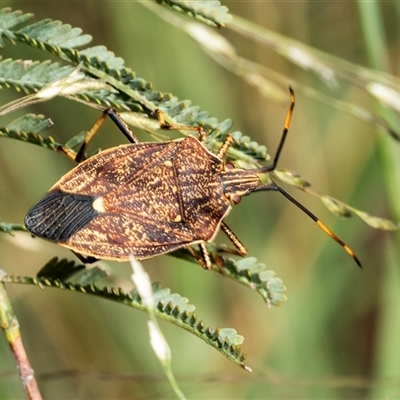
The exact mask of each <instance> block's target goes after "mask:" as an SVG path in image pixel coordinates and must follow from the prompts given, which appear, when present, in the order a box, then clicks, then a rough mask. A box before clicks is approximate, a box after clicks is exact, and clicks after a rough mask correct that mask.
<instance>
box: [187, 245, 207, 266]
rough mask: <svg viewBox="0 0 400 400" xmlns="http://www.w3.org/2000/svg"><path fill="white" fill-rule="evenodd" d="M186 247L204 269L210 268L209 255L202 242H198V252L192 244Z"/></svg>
mask: <svg viewBox="0 0 400 400" xmlns="http://www.w3.org/2000/svg"><path fill="white" fill-rule="evenodd" d="M187 249H188V250H189V253H190V254H191V255H192V256H193V257H194V258H195V259H196V260H197V261H198V263H199V264H200V265H201V266H202V267H203V268H204V269H211V266H212V263H211V259H210V255H209V254H208V250H207V247H206V245H205V244H204V243H200V244H199V250H200V254H199V253H198V252H197V251H196V250H195V249H194V248H193V247H192V246H187Z"/></svg>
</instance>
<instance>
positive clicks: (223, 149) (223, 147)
mask: <svg viewBox="0 0 400 400" xmlns="http://www.w3.org/2000/svg"><path fill="white" fill-rule="evenodd" d="M234 141H235V139H234V138H233V137H232V135H230V134H228V135H227V136H226V138H225V140H224V141H223V143H222V145H221V147H220V148H219V150H218V153H217V157H218V158H219V159H220V160H224V159H225V155H226V153H227V152H228V149H229V147H231V145H232V143H233V142H234Z"/></svg>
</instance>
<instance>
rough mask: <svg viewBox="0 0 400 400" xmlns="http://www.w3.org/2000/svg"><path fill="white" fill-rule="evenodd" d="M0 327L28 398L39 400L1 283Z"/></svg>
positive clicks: (35, 383)
mask: <svg viewBox="0 0 400 400" xmlns="http://www.w3.org/2000/svg"><path fill="white" fill-rule="evenodd" d="M0 326H1V329H2V330H3V332H4V336H5V338H6V340H7V342H8V345H9V346H10V349H11V352H12V354H13V357H14V360H15V363H16V365H17V368H18V371H19V376H20V379H21V382H22V384H23V386H24V388H25V391H26V394H27V396H28V398H29V399H30V400H41V399H42V396H41V394H40V392H39V387H38V385H37V382H36V379H35V375H34V371H33V369H32V367H31V365H30V362H29V359H28V356H27V354H26V351H25V348H24V344H23V343H22V338H21V332H20V329H19V323H18V320H17V317H16V315H15V313H14V310H13V308H12V306H11V303H10V300H9V299H8V295H7V291H6V288H5V286H4V284H3V283H0Z"/></svg>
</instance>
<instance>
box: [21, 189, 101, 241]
mask: <svg viewBox="0 0 400 400" xmlns="http://www.w3.org/2000/svg"><path fill="white" fill-rule="evenodd" d="M92 204H93V197H92V196H83V195H77V194H68V193H63V192H62V191H60V190H54V191H51V192H49V193H47V194H46V196H44V197H43V198H42V199H41V200H40V201H39V202H38V203H37V204H35V205H34V206H33V207H32V208H31V209H30V210H29V211H28V214H27V215H26V216H25V219H24V223H25V226H26V227H27V229H28V230H29V231H30V232H31V233H33V234H34V235H35V236H39V237H41V238H43V239H47V240H52V241H54V242H65V241H67V240H68V239H69V238H70V237H71V236H72V235H74V234H75V233H76V232H78V231H79V230H80V229H82V228H83V227H84V226H86V225H87V224H88V223H89V222H90V221H91V220H92V219H93V218H94V217H95V216H96V215H97V214H98V213H97V211H96V210H95V209H93V206H92Z"/></svg>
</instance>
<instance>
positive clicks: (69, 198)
mask: <svg viewBox="0 0 400 400" xmlns="http://www.w3.org/2000/svg"><path fill="white" fill-rule="evenodd" d="M290 96H291V104H290V107H289V110H288V112H287V115H286V119H285V125H284V129H283V133H282V136H281V139H280V142H279V145H278V148H277V151H276V153H275V156H274V159H273V162H272V164H271V165H269V166H265V167H261V168H256V169H241V168H235V167H234V165H233V164H232V163H230V162H225V155H226V153H227V151H228V149H229V147H230V145H231V144H232V143H233V138H232V136H230V135H228V136H227V137H226V138H225V140H224V142H223V143H222V145H221V148H220V149H219V151H218V153H217V154H213V153H211V152H210V151H209V150H208V149H207V148H206V147H205V146H204V139H205V132H204V130H203V129H202V128H201V127H197V126H180V125H169V124H166V123H165V122H164V117H163V114H162V113H161V112H158V119H159V122H160V127H161V128H162V129H166V130H171V129H188V130H195V131H197V132H198V138H195V137H194V136H188V137H185V138H183V139H177V140H171V141H165V142H155V143H138V140H137V138H136V137H135V136H134V134H133V133H132V132H131V131H130V129H129V128H128V127H127V125H126V124H125V123H124V122H123V121H122V119H121V118H120V117H119V115H118V114H117V113H116V112H115V111H113V110H106V111H105V112H104V113H103V115H102V117H101V118H100V119H99V121H98V122H97V123H96V124H95V126H94V127H93V128H92V130H91V131H90V132H89V134H88V136H87V138H86V140H85V142H84V143H83V145H82V147H81V149H80V151H79V152H78V153H77V154H76V155H75V154H73V153H72V152H71V151H70V150H68V149H66V148H63V149H61V150H63V151H64V152H65V153H66V154H67V155H69V156H70V157H71V158H74V159H75V160H76V161H78V162H80V161H82V160H83V159H84V154H85V148H86V145H87V143H88V142H89V140H90V139H91V137H92V136H93V135H94V133H95V132H96V131H97V130H98V128H99V126H100V125H101V123H102V122H103V120H104V119H105V117H106V116H107V115H108V116H109V117H110V118H111V119H112V120H113V121H114V122H115V123H116V125H117V126H118V127H119V129H120V130H121V131H122V133H123V134H124V135H125V136H126V137H127V138H128V140H129V141H130V142H131V143H130V144H126V145H121V146H118V147H114V148H110V149H107V150H104V151H102V152H101V153H99V154H97V155H95V156H92V157H90V158H88V159H86V160H84V161H82V162H81V163H80V164H79V165H78V166H77V167H75V168H74V169H73V170H72V171H70V172H68V173H67V174H66V175H65V176H63V177H62V178H61V179H60V180H59V181H58V182H57V183H56V184H55V185H54V186H53V187H52V188H51V189H50V190H49V192H48V193H47V194H46V195H45V196H44V197H43V198H42V199H41V200H40V201H39V202H38V203H37V204H36V205H34V206H33V207H32V208H31V209H30V210H29V212H28V214H27V215H26V217H25V220H24V222H25V226H26V227H27V229H28V230H29V231H30V232H31V233H32V234H33V235H35V236H38V237H41V238H43V239H47V240H50V241H53V242H56V243H58V244H60V245H62V246H65V247H67V248H69V249H71V250H72V251H73V252H74V253H75V254H77V255H78V256H79V257H80V258H81V259H84V258H85V257H89V258H92V261H93V259H109V260H118V261H125V260H128V258H129V256H130V255H133V256H134V257H135V258H136V259H138V260H142V259H146V258H150V257H153V256H157V255H160V254H165V253H169V252H172V251H174V250H177V249H179V248H182V247H186V248H187V249H188V250H189V251H190V253H191V254H192V255H193V256H194V257H195V258H196V259H197V260H198V261H199V263H200V264H201V266H202V267H203V268H205V269H209V268H211V260H210V257H209V254H208V252H207V248H206V246H205V243H207V242H210V241H212V240H213V239H214V237H215V236H216V234H217V232H218V231H219V229H221V230H222V231H223V232H224V233H225V234H226V235H227V236H228V238H229V239H230V240H231V242H232V243H233V245H234V246H235V250H234V252H235V253H236V254H238V255H242V256H244V255H246V254H247V250H246V248H245V247H244V245H243V244H242V243H241V242H240V241H239V239H238V238H237V237H236V235H235V234H234V233H233V232H232V231H231V230H230V228H229V227H228V226H227V225H226V224H225V222H224V221H223V220H224V218H225V217H226V215H227V214H228V213H229V211H230V210H231V204H232V203H234V204H236V203H238V202H239V200H240V198H241V197H242V196H245V195H248V194H250V193H253V192H257V191H261V190H272V191H277V192H280V193H281V194H283V195H284V196H285V197H286V198H287V199H288V200H290V201H291V202H292V203H293V204H294V205H296V206H297V207H298V208H300V209H301V210H302V211H303V212H304V213H306V214H307V215H308V216H309V217H310V218H311V219H312V220H313V221H315V222H316V223H317V225H318V226H319V227H320V228H321V229H322V230H323V231H324V232H325V233H326V234H328V235H329V236H330V237H331V238H332V239H334V240H335V241H336V242H337V243H339V244H340V245H341V246H342V247H343V248H344V249H345V250H346V252H347V253H348V254H349V255H350V256H351V257H352V258H353V259H354V260H355V262H356V263H357V264H358V265H359V266H361V264H360V261H359V260H358V258H357V257H356V255H355V254H354V253H353V251H352V250H351V249H350V248H349V247H348V246H347V245H346V244H345V243H344V242H343V241H342V240H341V239H339V238H338V237H337V236H336V235H335V234H334V233H333V232H332V231H331V230H330V229H329V228H327V227H326V226H325V224H323V223H322V222H321V221H320V220H319V219H318V218H317V217H316V216H315V215H314V214H312V213H311V212H310V211H309V210H308V209H307V208H305V207H304V206H303V205H302V204H300V203H299V202H298V201H297V200H296V199H294V198H293V197H292V196H291V195H289V194H288V193H287V192H286V191H285V190H283V189H282V188H281V187H279V186H278V185H276V184H275V183H274V182H273V180H272V179H271V177H270V176H268V180H267V183H265V179H264V181H263V180H262V179H261V176H263V175H264V176H265V175H268V173H270V172H271V171H273V170H274V169H275V167H276V165H277V163H278V159H279V156H280V154H281V151H282V148H283V145H284V142H285V139H286V136H287V133H288V129H289V123H290V119H291V116H292V112H293V108H294V94H293V91H292V90H291V89H290ZM193 245H198V248H199V251H197V250H195V249H194V248H193Z"/></svg>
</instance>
